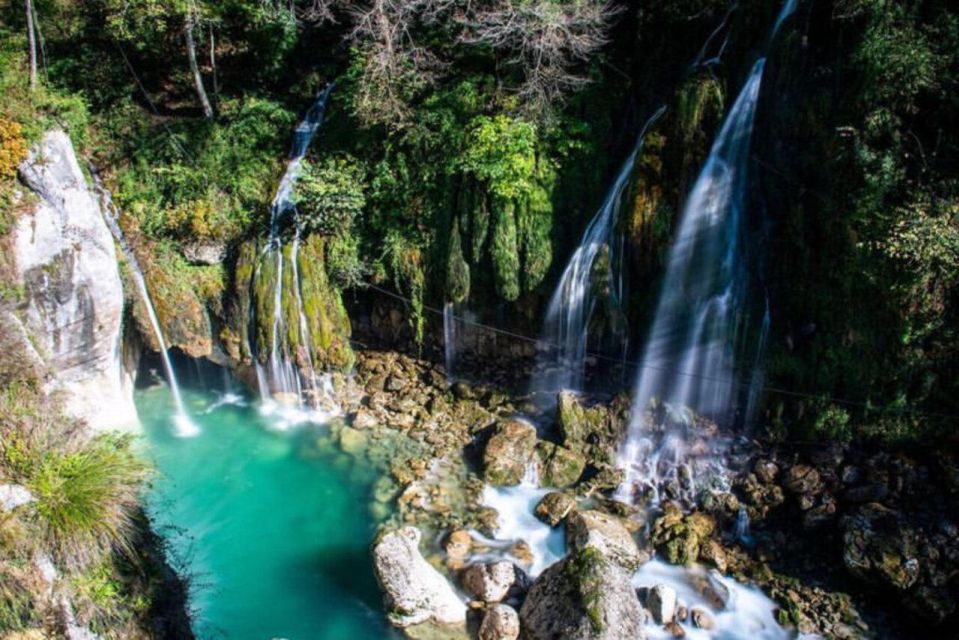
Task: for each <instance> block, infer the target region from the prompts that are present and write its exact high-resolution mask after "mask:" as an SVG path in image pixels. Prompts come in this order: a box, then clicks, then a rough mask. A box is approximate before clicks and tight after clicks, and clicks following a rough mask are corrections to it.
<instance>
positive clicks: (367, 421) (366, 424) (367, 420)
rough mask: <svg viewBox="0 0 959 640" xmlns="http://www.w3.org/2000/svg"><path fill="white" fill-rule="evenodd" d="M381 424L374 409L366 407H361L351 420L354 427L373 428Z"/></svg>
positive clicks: (361, 428)
mask: <svg viewBox="0 0 959 640" xmlns="http://www.w3.org/2000/svg"><path fill="white" fill-rule="evenodd" d="M377 424H379V421H378V420H377V419H376V416H375V415H373V412H372V411H368V410H366V409H360V410H359V411H357V412H356V413H354V414H353V420H351V421H350V426H351V427H353V428H354V429H360V430H363V429H372V428H374V427H376V425H377Z"/></svg>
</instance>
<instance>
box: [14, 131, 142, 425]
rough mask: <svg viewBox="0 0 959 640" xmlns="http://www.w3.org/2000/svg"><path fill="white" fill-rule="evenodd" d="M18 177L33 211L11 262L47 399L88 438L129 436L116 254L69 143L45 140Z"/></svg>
mask: <svg viewBox="0 0 959 640" xmlns="http://www.w3.org/2000/svg"><path fill="white" fill-rule="evenodd" d="M20 177H21V178H22V180H23V182H24V183H25V184H26V185H27V186H28V187H29V188H30V189H31V190H32V191H33V192H34V193H35V194H36V196H37V198H38V202H37V205H36V207H35V209H34V211H33V212H32V213H31V214H25V215H21V216H20V217H19V219H18V220H17V221H16V226H15V228H14V229H13V233H12V243H11V244H12V256H13V261H14V264H15V265H16V278H17V280H18V284H20V285H22V286H23V291H24V304H23V307H22V308H23V312H22V318H23V322H24V327H25V330H26V332H27V333H28V334H29V336H30V337H31V339H32V341H33V345H34V347H35V348H36V352H37V353H39V354H42V357H43V359H44V361H45V364H46V369H47V370H48V371H49V372H50V377H49V378H48V379H47V381H46V385H45V390H46V391H48V392H58V393H59V394H60V395H61V397H62V398H63V401H64V404H63V406H64V410H65V411H66V412H67V414H69V415H71V416H74V417H76V418H80V419H83V420H85V421H86V422H87V423H88V424H89V425H90V426H91V427H93V428H94V429H129V428H135V427H136V426H137V425H138V424H139V420H138V418H137V413H136V408H135V407H134V405H133V385H132V380H131V378H130V376H129V375H127V373H126V372H125V370H124V367H123V365H122V363H121V349H120V346H121V344H120V340H121V335H120V330H121V324H122V321H123V285H122V283H121V280H120V271H119V268H118V266H117V253H116V250H115V248H114V243H113V236H112V235H111V233H110V230H109V228H108V227H107V224H106V222H105V221H104V217H103V213H102V211H101V207H100V202H99V198H98V197H97V195H96V194H95V193H94V192H93V190H92V189H91V188H90V187H89V186H88V184H87V181H86V178H85V177H84V175H83V172H82V171H81V170H80V165H79V163H78V162H77V157H76V154H75V153H74V151H73V145H72V144H71V142H70V138H69V137H68V136H67V134H65V133H64V132H63V131H51V132H48V133H47V134H46V135H44V136H43V138H42V139H41V141H40V142H39V143H37V144H36V145H35V146H34V147H33V148H32V149H31V150H30V155H29V157H28V158H27V159H26V160H25V161H24V162H23V164H21V165H20ZM105 408H109V410H104V409H105Z"/></svg>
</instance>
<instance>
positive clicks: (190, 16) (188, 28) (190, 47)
mask: <svg viewBox="0 0 959 640" xmlns="http://www.w3.org/2000/svg"><path fill="white" fill-rule="evenodd" d="M196 21H197V19H196V5H194V4H193V3H192V2H191V3H189V6H188V7H187V10H186V16H185V17H184V19H183V37H184V39H185V40H186V54H187V58H188V59H189V60H190V73H192V74H193V85H194V86H195V87H196V95H197V98H198V99H199V100H200V106H201V107H202V108H203V117H204V118H206V119H207V120H209V119H211V118H212V117H213V107H211V106H210V99H209V98H208V97H207V95H206V88H205V87H204V86H203V76H201V75H200V67H199V65H197V62H196V43H195V42H194V41H193V28H194V27H195V26H196ZM210 55H213V54H212V52H211V54H210Z"/></svg>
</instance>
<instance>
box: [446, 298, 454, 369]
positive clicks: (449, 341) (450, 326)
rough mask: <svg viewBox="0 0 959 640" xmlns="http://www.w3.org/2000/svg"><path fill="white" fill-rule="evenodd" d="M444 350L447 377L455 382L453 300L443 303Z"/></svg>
mask: <svg viewBox="0 0 959 640" xmlns="http://www.w3.org/2000/svg"><path fill="white" fill-rule="evenodd" d="M443 350H444V351H445V356H446V379H447V380H448V381H449V382H453V367H454V365H455V364H456V315H455V308H454V307H453V303H452V302H447V303H446V304H445V305H443Z"/></svg>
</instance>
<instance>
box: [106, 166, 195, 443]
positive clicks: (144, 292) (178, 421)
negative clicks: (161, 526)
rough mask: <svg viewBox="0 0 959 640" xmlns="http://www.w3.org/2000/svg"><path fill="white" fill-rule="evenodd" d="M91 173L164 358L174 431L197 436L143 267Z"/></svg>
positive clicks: (188, 436) (111, 230)
mask: <svg viewBox="0 0 959 640" xmlns="http://www.w3.org/2000/svg"><path fill="white" fill-rule="evenodd" d="M90 174H91V175H92V176H93V184H94V186H95V187H96V190H97V193H98V194H99V195H100V206H101V208H102V209H103V218H104V220H105V221H106V223H107V227H109V229H110V233H112V234H113V238H114V239H115V240H116V241H117V244H118V245H119V246H120V250H121V251H122V252H123V255H124V257H125V258H126V261H127V264H128V265H129V267H130V275H131V276H132V277H133V282H134V283H135V284H136V286H137V291H138V292H139V293H140V299H141V300H142V301H143V306H144V308H146V311H147V317H148V318H149V319H150V326H151V327H153V333H154V335H155V336H156V340H157V345H158V346H159V347H160V359H161V360H162V361H163V370H164V372H165V373H166V378H167V383H168V384H169V385H170V394H171V395H172V396H173V403H174V405H175V407H176V412H175V413H174V414H173V425H174V428H175V431H176V434H177V435H178V436H181V437H184V438H190V437H193V436H196V435H199V433H200V430H199V428H198V427H197V426H196V424H194V423H193V421H192V420H191V419H190V416H189V415H187V412H186V408H185V406H184V404H183V396H182V395H181V394H180V385H179V384H177V380H176V374H175V373H174V371H173V362H171V361H170V355H169V354H168V353H167V346H166V340H164V338H163V331H161V330H160V321H159V319H158V318H157V314H156V309H155V308H154V306H153V300H152V299H151V298H150V291H149V289H147V283H146V279H145V278H144V277H143V270H142V269H140V262H139V261H138V260H137V257H136V254H134V253H133V250H132V249H131V248H130V245H129V244H127V239H126V236H124V235H123V230H122V229H121V228H120V223H119V221H118V219H119V215H118V212H117V210H116V205H114V203H113V196H112V195H111V194H110V192H109V191H108V190H107V189H106V187H104V186H103V183H102V182H101V181H100V175H99V173H97V170H96V168H95V167H94V166H92V165H90Z"/></svg>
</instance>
